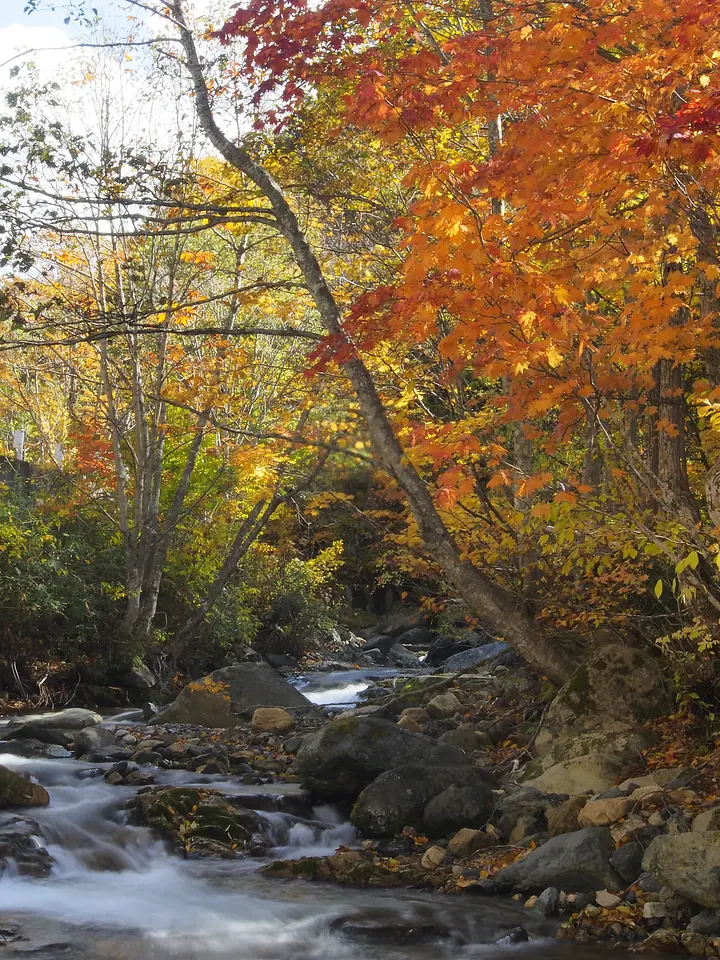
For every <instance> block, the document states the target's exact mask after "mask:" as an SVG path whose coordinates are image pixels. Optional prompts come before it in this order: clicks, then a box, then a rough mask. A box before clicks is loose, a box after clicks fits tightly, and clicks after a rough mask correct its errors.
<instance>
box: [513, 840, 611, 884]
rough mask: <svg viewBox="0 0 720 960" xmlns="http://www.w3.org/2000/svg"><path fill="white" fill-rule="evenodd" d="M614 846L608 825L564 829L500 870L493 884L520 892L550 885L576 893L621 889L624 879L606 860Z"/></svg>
mask: <svg viewBox="0 0 720 960" xmlns="http://www.w3.org/2000/svg"><path fill="white" fill-rule="evenodd" d="M613 850H614V844H613V841H612V837H611V836H610V831H609V830H608V829H607V827H588V828H587V829H585V830H577V831H576V832H575V833H564V834H562V835H561V836H559V837H553V838H552V839H551V840H548V842H547V843H545V844H543V845H542V846H541V847H538V848H537V849H536V850H533V851H532V852H531V853H529V854H527V855H526V856H524V857H522V858H521V859H520V860H516V861H515V863H512V864H510V866H509V867H505V868H504V869H503V870H501V871H500V872H499V873H498V874H497V876H496V877H495V887H496V889H497V890H499V891H505V890H507V891H517V892H519V893H535V892H537V893H540V892H542V891H543V890H544V889H545V888H546V887H553V886H554V887H558V888H559V889H561V890H572V891H573V892H578V893H594V892H595V891H596V890H620V889H622V888H623V887H624V883H623V880H622V878H621V877H620V875H619V874H618V873H617V872H616V871H615V870H613V868H612V867H611V866H610V863H609V859H610V857H611V856H612V853H613Z"/></svg>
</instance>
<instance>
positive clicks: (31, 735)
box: [5, 723, 73, 747]
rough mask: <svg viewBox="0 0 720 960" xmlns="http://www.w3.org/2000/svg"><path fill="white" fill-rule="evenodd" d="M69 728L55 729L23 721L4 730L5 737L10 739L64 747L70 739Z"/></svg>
mask: <svg viewBox="0 0 720 960" xmlns="http://www.w3.org/2000/svg"><path fill="white" fill-rule="evenodd" d="M72 736H73V735H72V733H71V732H70V731H69V730H57V729H55V728H54V727H36V726H34V725H33V724H32V723H23V724H20V726H16V727H13V728H12V729H9V730H6V731H5V737H6V738H7V739H8V740H10V741H12V740H36V741H39V742H40V743H47V744H52V745H54V746H59V747H66V746H67V745H68V743H70V741H71V740H72Z"/></svg>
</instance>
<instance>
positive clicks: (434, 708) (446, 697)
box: [425, 690, 464, 720]
mask: <svg viewBox="0 0 720 960" xmlns="http://www.w3.org/2000/svg"><path fill="white" fill-rule="evenodd" d="M425 709H426V710H427V712H428V715H429V716H430V717H432V719H433V720H447V719H448V718H449V717H454V716H455V714H456V713H462V711H463V709H464V707H463V704H462V703H461V702H460V700H458V698H457V697H456V696H455V694H454V693H453V692H452V690H448V691H447V693H439V694H438V695H437V696H436V697H433V698H432V700H430V701H429V703H427V704H426V705H425Z"/></svg>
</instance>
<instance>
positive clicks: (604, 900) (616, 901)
mask: <svg viewBox="0 0 720 960" xmlns="http://www.w3.org/2000/svg"><path fill="white" fill-rule="evenodd" d="M595 903H596V904H597V905H598V906H599V907H602V908H603V910H614V909H615V907H619V906H620V904H621V903H622V899H621V898H620V897H618V896H617V895H616V894H614V893H610V891H609V890H598V892H597V893H596V894H595Z"/></svg>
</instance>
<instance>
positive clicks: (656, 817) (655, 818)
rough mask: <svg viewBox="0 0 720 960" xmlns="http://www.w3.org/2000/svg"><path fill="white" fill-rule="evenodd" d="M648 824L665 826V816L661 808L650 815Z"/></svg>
mask: <svg viewBox="0 0 720 960" xmlns="http://www.w3.org/2000/svg"><path fill="white" fill-rule="evenodd" d="M648 824H649V825H650V826H651V827H664V826H665V817H664V816H663V815H662V813H660V811H659V810H656V811H655V812H654V813H651V814H650V816H649V817H648Z"/></svg>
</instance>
